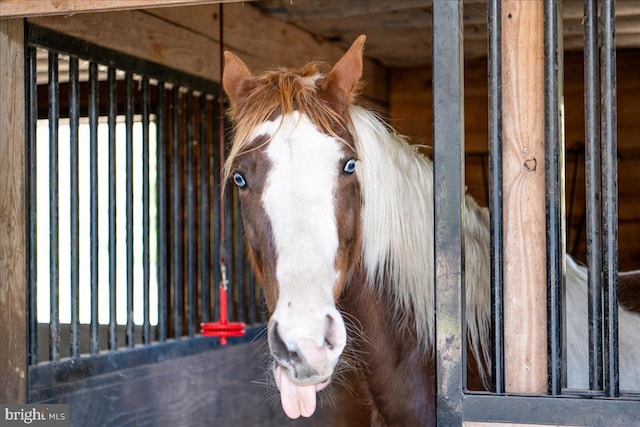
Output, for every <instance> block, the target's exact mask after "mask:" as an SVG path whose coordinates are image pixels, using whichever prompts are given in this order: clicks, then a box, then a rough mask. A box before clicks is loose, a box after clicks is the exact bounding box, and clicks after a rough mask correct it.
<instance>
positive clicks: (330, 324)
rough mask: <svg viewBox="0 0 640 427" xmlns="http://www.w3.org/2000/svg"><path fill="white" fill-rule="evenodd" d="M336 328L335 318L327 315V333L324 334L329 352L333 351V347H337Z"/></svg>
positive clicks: (325, 344)
mask: <svg viewBox="0 0 640 427" xmlns="http://www.w3.org/2000/svg"><path fill="white" fill-rule="evenodd" d="M335 328H336V326H335V320H333V317H332V316H331V315H330V314H327V316H326V325H325V332H324V346H325V347H327V348H328V349H329V350H333V347H334V346H335V344H334V343H335V341H336V332H335Z"/></svg>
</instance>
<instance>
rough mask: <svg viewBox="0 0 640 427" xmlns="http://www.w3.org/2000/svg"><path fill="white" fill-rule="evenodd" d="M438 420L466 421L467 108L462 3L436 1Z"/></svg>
mask: <svg viewBox="0 0 640 427" xmlns="http://www.w3.org/2000/svg"><path fill="white" fill-rule="evenodd" d="M432 7H433V13H432V19H433V23H432V31H433V33H432V40H433V85H432V87H433V141H434V150H433V155H434V182H437V183H438V184H437V186H434V187H435V188H437V189H438V190H437V191H435V192H434V212H435V233H434V234H435V236H434V239H435V242H434V243H435V246H434V247H435V280H436V282H435V303H436V307H437V310H436V316H435V321H436V322H435V325H436V330H435V338H436V357H435V359H436V377H437V388H436V391H437V400H436V410H437V421H438V424H439V425H461V424H462V396H463V385H464V384H463V383H464V378H465V375H466V369H465V363H464V362H465V360H464V357H463V355H464V354H465V352H466V339H464V338H465V334H463V333H462V330H463V325H464V317H463V316H464V292H463V281H464V273H463V271H464V257H463V244H462V213H461V212H462V209H461V206H462V207H464V197H463V195H464V189H463V188H464V170H463V162H464V111H463V105H464V103H463V96H464V86H463V84H464V83H463V77H462V76H463V51H462V2H449V1H436V2H433V4H432Z"/></svg>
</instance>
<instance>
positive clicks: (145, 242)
mask: <svg viewBox="0 0 640 427" xmlns="http://www.w3.org/2000/svg"><path fill="white" fill-rule="evenodd" d="M149 104H150V94H149V77H147V76H146V75H145V76H143V77H142V275H143V277H142V312H143V313H142V317H143V320H142V342H143V343H144V344H149V343H150V342H151V324H150V322H149V286H150V273H151V247H150V246H151V245H150V242H149V232H150V224H149V221H150V206H149V203H150V198H149V115H150V110H149V109H150V105H149Z"/></svg>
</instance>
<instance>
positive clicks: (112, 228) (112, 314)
mask: <svg viewBox="0 0 640 427" xmlns="http://www.w3.org/2000/svg"><path fill="white" fill-rule="evenodd" d="M107 80H108V86H109V88H108V98H109V100H108V103H109V111H108V118H107V120H108V121H107V127H108V139H109V178H108V180H109V182H108V187H109V188H108V192H109V201H108V203H109V208H108V209H109V350H116V349H117V348H118V319H117V311H116V308H117V283H118V281H117V269H118V267H117V265H118V263H117V251H118V249H117V247H118V246H117V239H118V237H117V234H118V232H117V228H116V215H117V211H116V176H117V175H116V174H117V169H116V156H117V152H116V114H117V113H116V109H117V99H116V93H117V91H116V69H115V68H114V67H113V66H109V70H108V71H107Z"/></svg>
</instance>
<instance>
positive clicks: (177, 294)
mask: <svg viewBox="0 0 640 427" xmlns="http://www.w3.org/2000/svg"><path fill="white" fill-rule="evenodd" d="M171 105H172V108H173V110H172V114H171V118H172V123H171V130H172V139H171V143H172V144H171V145H172V146H171V156H172V163H173V168H172V169H173V170H172V178H171V179H172V192H173V194H172V199H173V200H172V202H173V206H172V210H171V214H172V219H173V221H172V224H171V231H172V236H171V238H172V239H173V248H172V252H173V253H172V254H171V256H172V258H173V284H172V286H173V312H172V314H173V337H174V338H176V339H177V338H180V337H181V336H182V216H181V215H180V214H179V212H182V203H181V200H180V199H181V198H180V195H181V191H180V177H181V174H182V171H181V168H180V112H179V110H180V88H179V87H178V85H174V86H173V89H172V90H171Z"/></svg>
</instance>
